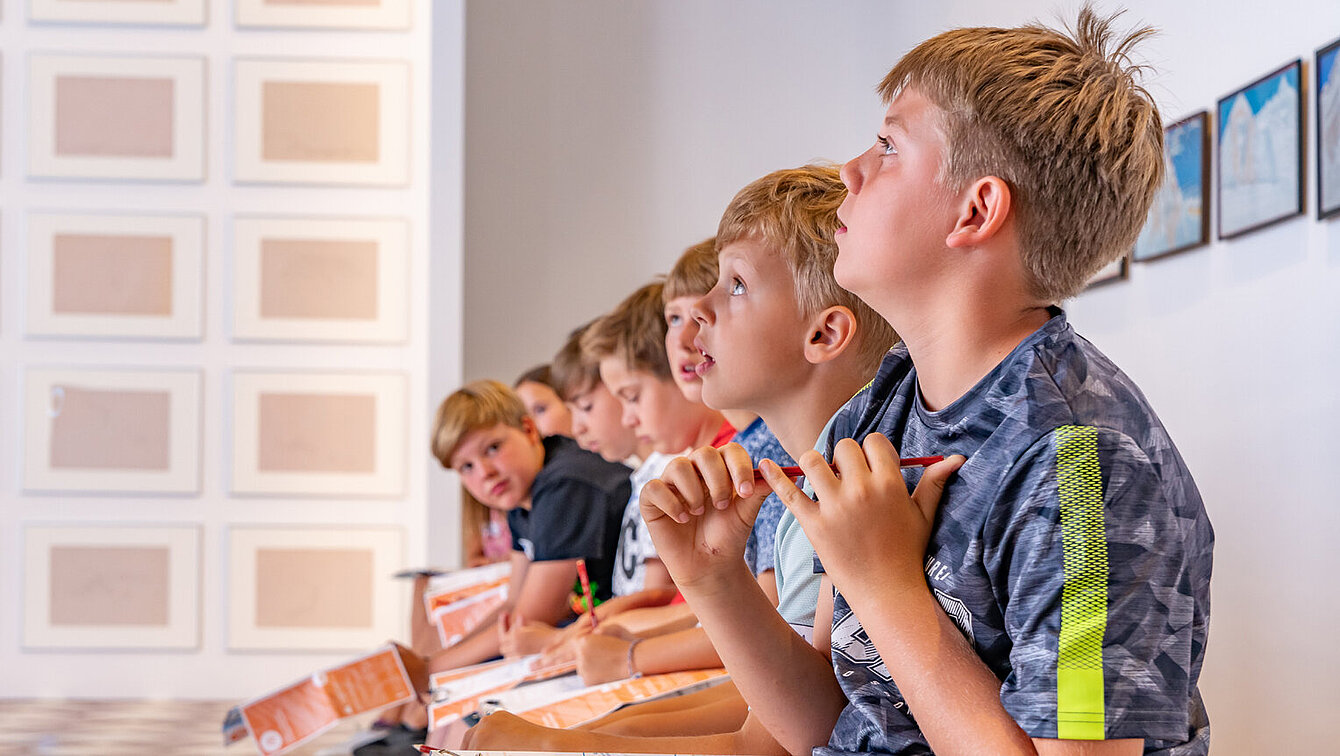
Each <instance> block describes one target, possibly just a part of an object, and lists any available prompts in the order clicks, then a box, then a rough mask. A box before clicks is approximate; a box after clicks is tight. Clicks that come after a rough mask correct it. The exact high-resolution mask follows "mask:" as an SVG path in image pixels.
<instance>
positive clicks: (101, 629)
mask: <svg viewBox="0 0 1340 756" xmlns="http://www.w3.org/2000/svg"><path fill="white" fill-rule="evenodd" d="M23 544H24V571H23V581H24V592H23V646H24V648H28V649H178V650H189V649H195V648H199V646H200V579H201V571H200V554H201V552H200V527H199V526H195V525H171V526H169V525H163V526H127V525H125V524H123V523H107V524H100V525H86V524H82V523H81V524H80V525H77V526H72V525H55V524H52V525H47V524H29V525H26V526H25V527H24V528H23Z"/></svg>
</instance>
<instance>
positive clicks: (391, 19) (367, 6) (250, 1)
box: [237, 0, 410, 30]
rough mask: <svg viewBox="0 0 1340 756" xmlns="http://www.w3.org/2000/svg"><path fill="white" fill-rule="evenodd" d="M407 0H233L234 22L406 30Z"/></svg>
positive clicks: (311, 27)
mask: <svg viewBox="0 0 1340 756" xmlns="http://www.w3.org/2000/svg"><path fill="white" fill-rule="evenodd" d="M409 12H410V0H357V2H337V3H332V2H312V0H237V25H238V26H241V27H263V28H266V27H268V28H287V29H369V30H372V29H407V28H409Z"/></svg>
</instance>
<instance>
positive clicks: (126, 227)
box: [26, 212, 204, 339]
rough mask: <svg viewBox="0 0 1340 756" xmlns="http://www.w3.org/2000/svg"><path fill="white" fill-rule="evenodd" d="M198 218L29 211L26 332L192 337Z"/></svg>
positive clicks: (197, 302) (199, 273) (197, 313)
mask: <svg viewBox="0 0 1340 756" xmlns="http://www.w3.org/2000/svg"><path fill="white" fill-rule="evenodd" d="M203 246H204V219H203V218H202V217H200V216H189V215H147V216H146V215H138V216H137V215H110V214H107V215H102V214H88V215H77V214H70V213H54V212H35V213H31V214H29V216H28V255H27V266H28V292H27V312H26V315H27V318H26V320H27V322H26V332H27V333H28V334H30V335H35V336H79V337H87V336H106V337H123V338H162V339H198V338H200V336H201V325H202V324H201V310H202V308H201V285H202V278H203V263H204V260H203V257H204V255H203Z"/></svg>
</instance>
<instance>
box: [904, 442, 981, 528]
mask: <svg viewBox="0 0 1340 756" xmlns="http://www.w3.org/2000/svg"><path fill="white" fill-rule="evenodd" d="M967 461H968V458H967V457H964V456H963V455H962V454H954V455H951V456H949V457H945V458H944V459H943V460H941V461H939V462H936V463H935V464H933V465H931V466H930V467H927V468H926V472H924V473H922V475H921V480H920V481H919V482H918V483H917V489H916V490H915V491H913V492H912V501H913V502H914V503H915V504H916V505H917V509H920V510H921V514H922V515H923V516H924V517H925V518H926V520H927V521H928V522H929V521H930V520H932V519H934V518H935V510H936V509H938V508H939V506H940V498H941V497H942V496H944V492H945V485H946V484H948V483H949V478H950V476H951V475H953V474H954V473H955V472H957V471H958V469H959V468H960V467H962V466H963V463H964V462H967Z"/></svg>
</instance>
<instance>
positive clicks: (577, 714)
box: [513, 669, 729, 729]
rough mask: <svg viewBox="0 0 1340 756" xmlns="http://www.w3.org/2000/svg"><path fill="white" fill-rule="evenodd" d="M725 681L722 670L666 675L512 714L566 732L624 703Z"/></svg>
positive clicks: (608, 685) (612, 685)
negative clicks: (567, 729)
mask: <svg viewBox="0 0 1340 756" xmlns="http://www.w3.org/2000/svg"><path fill="white" fill-rule="evenodd" d="M727 679H729V678H728V677H727V675H726V670H724V669H700V670H694V671H691V672H670V673H668V674H664V675H650V676H648V677H635V678H631V679H628V680H619V681H617V682H612V683H605V684H604V685H597V686H595V687H592V688H587V689H586V690H582V691H578V692H577V693H576V695H574V696H572V697H571V698H565V699H563V700H561V701H556V702H554V703H551V704H547V705H545V706H540V707H538V708H534V709H530V710H529V711H514V712H513V713H515V714H516V715H517V716H519V717H521V718H522V719H526V720H529V721H531V722H534V723H535V724H539V725H544V726H545V727H556V728H562V729H566V728H569V727H575V726H577V725H580V724H584V723H586V722H590V721H591V720H593V719H598V718H600V717H603V716H605V715H606V714H609V713H610V712H612V711H614V710H615V709H619V708H621V707H623V706H627V705H628V704H634V703H641V702H643V701H650V700H652V699H656V698H663V697H666V696H672V695H682V694H684V693H690V692H693V691H695V690H701V689H702V688H706V687H709V686H711V685H716V684H717V683H721V682H725V681H726V680H727Z"/></svg>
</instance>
